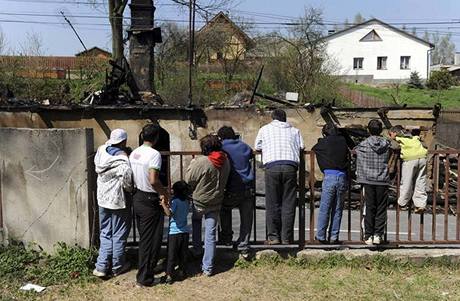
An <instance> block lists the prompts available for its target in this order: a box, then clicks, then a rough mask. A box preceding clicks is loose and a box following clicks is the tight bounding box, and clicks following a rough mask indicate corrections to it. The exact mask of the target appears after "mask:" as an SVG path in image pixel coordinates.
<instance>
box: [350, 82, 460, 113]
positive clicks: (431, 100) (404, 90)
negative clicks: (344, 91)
mask: <svg viewBox="0 0 460 301" xmlns="http://www.w3.org/2000/svg"><path fill="white" fill-rule="evenodd" d="M348 87H349V88H350V89H353V90H357V91H361V92H363V93H364V94H366V95H369V96H373V97H377V98H379V99H381V100H383V101H385V102H386V103H388V104H395V102H394V98H396V99H397V100H398V103H399V104H407V105H408V106H411V107H412V106H415V107H432V106H433V105H435V104H437V103H440V104H441V106H442V107H443V108H460V87H458V86H456V87H452V88H450V89H448V90H441V91H438V90H430V89H411V88H408V87H407V85H401V86H400V90H399V93H398V92H397V90H396V88H395V87H372V86H367V85H361V84H348Z"/></svg>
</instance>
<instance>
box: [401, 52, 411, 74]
mask: <svg viewBox="0 0 460 301" xmlns="http://www.w3.org/2000/svg"><path fill="white" fill-rule="evenodd" d="M410 58H411V57H410V55H401V57H400V59H399V68H400V69H401V70H410Z"/></svg>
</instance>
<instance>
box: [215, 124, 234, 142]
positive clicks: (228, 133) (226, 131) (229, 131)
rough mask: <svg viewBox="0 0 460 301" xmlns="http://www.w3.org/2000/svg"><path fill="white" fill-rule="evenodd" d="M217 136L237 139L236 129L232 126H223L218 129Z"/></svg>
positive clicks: (223, 138)
mask: <svg viewBox="0 0 460 301" xmlns="http://www.w3.org/2000/svg"><path fill="white" fill-rule="evenodd" d="M217 136H219V138H220V139H222V140H225V139H236V135H235V131H234V130H233V128H232V127H231V126H223V127H221V128H220V129H219V130H218V131H217Z"/></svg>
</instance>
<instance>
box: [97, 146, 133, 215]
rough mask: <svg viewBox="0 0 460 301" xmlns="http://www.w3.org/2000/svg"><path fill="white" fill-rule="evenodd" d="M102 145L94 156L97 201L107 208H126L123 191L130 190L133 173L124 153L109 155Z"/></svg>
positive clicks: (105, 147)
mask: <svg viewBox="0 0 460 301" xmlns="http://www.w3.org/2000/svg"><path fill="white" fill-rule="evenodd" d="M108 147H109V146H108V145H106V144H105V145H102V146H100V147H99V149H98V150H97V153H96V156H95V157H94V164H95V166H96V173H97V203H98V205H99V206H101V207H103V208H107V209H124V208H126V199H125V194H124V191H125V190H126V191H132V188H133V173H132V171H131V166H130V165H129V159H128V157H127V156H126V155H124V154H123V155H110V154H109V153H108V152H107V148H108Z"/></svg>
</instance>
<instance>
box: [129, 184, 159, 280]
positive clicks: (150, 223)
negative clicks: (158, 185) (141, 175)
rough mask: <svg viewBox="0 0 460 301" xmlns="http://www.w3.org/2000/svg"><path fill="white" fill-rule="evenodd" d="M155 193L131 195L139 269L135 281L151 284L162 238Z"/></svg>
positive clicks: (157, 197)
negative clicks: (137, 239)
mask: <svg viewBox="0 0 460 301" xmlns="http://www.w3.org/2000/svg"><path fill="white" fill-rule="evenodd" d="M159 202H160V198H159V196H158V194H156V193H148V192H143V191H139V190H138V191H137V192H136V193H135V194H134V197H133V207H134V214H135V215H136V219H137V228H138V230H139V236H140V237H139V271H138V272H137V277H136V278H137V282H138V283H140V284H143V285H147V286H148V285H152V284H153V280H154V279H153V277H154V272H153V268H154V267H155V266H156V265H157V262H158V259H159V255H160V250H161V242H162V239H163V221H164V215H163V209H162V208H161V206H160V203H159Z"/></svg>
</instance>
